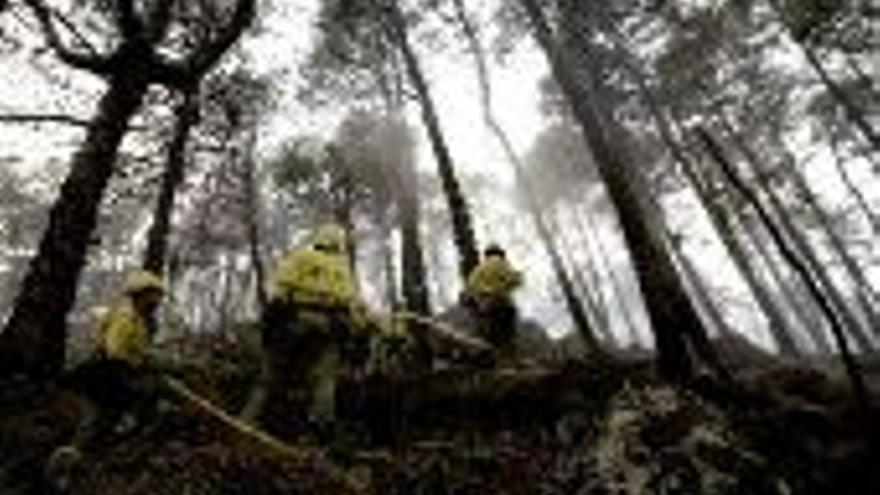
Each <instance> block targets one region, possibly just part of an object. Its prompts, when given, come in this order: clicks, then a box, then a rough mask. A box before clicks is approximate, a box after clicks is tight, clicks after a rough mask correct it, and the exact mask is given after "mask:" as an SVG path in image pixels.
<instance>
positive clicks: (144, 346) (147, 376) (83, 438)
mask: <svg viewBox="0 0 880 495" xmlns="http://www.w3.org/2000/svg"><path fill="white" fill-rule="evenodd" d="M164 292H165V287H164V284H163V282H162V279H161V278H160V277H159V276H158V275H156V274H155V273H152V272H149V271H145V270H137V271H133V272H132V273H130V274H129V276H128V278H127V280H126V282H125V285H124V290H123V295H122V297H120V298H119V300H118V301H117V302H116V303H115V304H114V305H113V306H112V307H111V308H110V309H109V311H107V312H106V313H105V314H104V315H103V317H102V318H101V319H100V322H99V324H98V326H97V328H96V332H95V338H96V341H97V342H96V344H97V345H96V352H95V355H94V356H93V357H92V358H91V359H90V360H89V361H87V362H86V363H84V364H83V365H81V366H80V367H78V368H77V369H76V370H74V371H73V372H72V373H71V377H70V378H69V381H70V382H71V383H72V384H73V386H74V388H75V389H77V391H79V392H81V393H82V394H83V395H84V396H85V397H86V399H87V403H86V404H84V411H83V417H82V420H81V421H80V424H79V426H78V427H77V430H76V433H75V435H74V438H73V440H72V442H71V443H70V444H69V445H67V446H64V447H60V448H58V449H56V450H55V452H53V454H52V455H51V456H50V459H49V462H48V463H47V474H48V475H49V477H50V479H53V478H58V477H59V476H62V475H63V473H62V472H63V471H64V470H65V469H66V468H69V467H71V466H72V465H73V464H74V463H75V462H76V461H77V460H78V459H79V458H80V457H82V455H83V453H88V452H90V451H94V450H97V449H99V448H103V447H108V446H110V445H112V444H114V443H115V442H116V441H117V440H118V438H117V437H118V430H119V428H120V426H121V423H122V419H123V418H124V417H125V415H126V414H127V413H131V414H132V416H133V417H134V420H135V424H134V428H132V429H130V430H129V431H128V435H131V434H133V433H134V432H135V431H138V430H140V429H141V428H143V427H144V426H146V425H148V424H149V423H151V421H152V420H153V419H154V418H155V413H156V405H157V376H155V373H153V369H152V368H153V365H152V362H153V361H154V359H153V357H152V356H151V352H150V343H151V340H152V338H153V336H154V335H155V333H156V323H155V319H154V317H153V315H154V313H155V311H156V309H157V308H158V306H159V305H160V304H161V301H162V297H163V294H164Z"/></svg>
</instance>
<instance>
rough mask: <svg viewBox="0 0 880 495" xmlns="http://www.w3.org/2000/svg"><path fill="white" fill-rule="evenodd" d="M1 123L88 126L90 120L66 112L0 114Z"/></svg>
mask: <svg viewBox="0 0 880 495" xmlns="http://www.w3.org/2000/svg"><path fill="white" fill-rule="evenodd" d="M0 124H65V125H70V126H74V127H88V126H89V124H90V121H89V120H88V119H82V118H79V117H75V116H73V115H66V114H52V113H48V114H39V113H36V114H30V113H22V114H0ZM129 130H132V131H137V132H143V131H146V130H147V128H146V127H142V126H130V127H129Z"/></svg>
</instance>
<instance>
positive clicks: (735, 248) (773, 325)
mask: <svg viewBox="0 0 880 495" xmlns="http://www.w3.org/2000/svg"><path fill="white" fill-rule="evenodd" d="M609 31H610V32H611V33H612V34H613V35H615V42H616V43H617V44H618V45H619V47H618V48H619V49H620V50H621V51H625V53H623V54H622V57H621V58H622V59H623V60H624V61H625V64H624V65H625V66H626V68H627V69H628V70H629V72H630V73H631V75H632V77H633V79H634V80H635V82H636V86H637V87H638V89H639V93H640V95H641V97H642V100H644V102H645V104H646V106H647V107H648V111H649V112H650V113H651V116H652V117H653V119H654V123H655V125H656V126H657V130H658V131H659V133H660V137H661V139H662V141H663V143H664V144H665V145H666V148H667V150H668V151H669V153H670V155H671V156H672V158H673V159H674V160H675V161H676V162H678V164H679V165H680V166H681V170H682V172H683V173H684V176H685V179H686V180H687V181H688V183H689V185H690V186H691V189H692V190H693V191H694V192H695V193H696V195H697V198H698V199H699V201H700V203H701V204H702V206H703V209H704V211H705V212H706V213H707V215H708V216H709V220H710V221H711V223H712V226H713V227H714V228H715V230H716V233H717V234H718V238H719V239H720V240H721V242H722V244H723V245H724V247H725V248H726V250H727V253H728V255H729V257H730V259H731V261H733V263H734V265H735V266H736V268H737V269H738V271H739V273H740V274H741V275H742V276H743V278H744V279H745V281H746V284H747V286H748V287H749V288H750V289H751V292H752V295H753V296H754V297H755V301H756V302H757V303H758V306H759V307H760V308H761V310H762V311H763V313H764V315H765V316H766V317H767V320H768V321H767V323H768V328H769V329H770V334H771V335H772V336H773V338H774V340H775V341H776V343H777V346H778V347H779V351H780V353H781V354H783V355H790V356H796V355H798V354H799V351H798V350H797V346H796V345H795V342H794V339H793V337H792V336H793V335H794V331H793V329H792V328H791V327H790V325H789V323H788V321H787V320H786V319H785V317H784V316H783V315H782V314H781V313H780V312H779V309H778V308H777V307H776V305H775V304H774V303H773V298H772V297H771V295H770V293H769V291H767V289H766V288H765V286H764V284H763V283H762V282H761V281H759V279H758V276H757V274H756V273H755V271H754V268H753V267H752V265H751V263H750V262H749V259H748V255H747V254H746V252H745V249H744V248H743V246H742V245H741V244H740V242H739V239H738V238H737V236H736V234H735V233H734V231H733V228H732V226H731V225H730V223H729V221H728V218H727V216H726V214H725V213H724V207H723V205H722V204H721V203H720V202H719V201H720V198H719V197H718V196H719V195H714V196H713V195H712V194H711V193H710V191H708V190H707V187H706V185H705V184H706V182H705V181H704V180H703V178H701V177H700V176H699V174H698V172H697V167H696V166H695V164H694V163H693V161H692V160H691V159H690V157H688V156H687V154H686V153H685V151H684V149H682V147H681V145H680V144H679V143H678V142H677V141H676V140H675V138H674V137H673V132H672V129H671V126H670V122H669V120H667V116H666V115H664V113H663V111H662V110H661V108H660V104H659V102H658V101H657V99H656V98H655V96H654V94H653V93H652V91H651V90H650V88H649V87H648V84H647V81H646V80H645V75H644V73H643V72H642V70H641V69H640V68H639V67H638V66H637V65H636V64H634V63H632V61H631V58H630V57H631V55H630V52H629V50H628V48H627V47H626V40H625V39H624V38H623V36H622V35H621V34H620V33H619V32H617V31H616V30H614V29H613V28H612V29H610V30H609ZM685 261H686V260H685Z"/></svg>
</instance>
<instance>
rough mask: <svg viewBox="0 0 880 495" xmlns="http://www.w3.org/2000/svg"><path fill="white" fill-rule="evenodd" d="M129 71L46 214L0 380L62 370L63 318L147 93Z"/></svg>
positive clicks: (3, 345)
mask: <svg viewBox="0 0 880 495" xmlns="http://www.w3.org/2000/svg"><path fill="white" fill-rule="evenodd" d="M135 69H136V68H133V69H132V71H131V72H129V73H128V74H131V76H127V77H117V78H115V79H112V80H111V81H110V86H109V88H108V89H107V91H106V92H105V93H104V95H103V96H102V97H101V100H100V102H99V103H98V110H97V113H96V115H95V117H94V118H93V120H92V121H91V122H90V124H89V127H88V130H87V132H86V138H85V141H84V142H83V144H82V145H81V146H80V148H79V150H78V151H77V152H76V154H75V155H74V156H73V160H72V163H71V167H70V172H69V173H68V175H67V178H66V179H65V181H64V184H63V185H62V187H61V192H60V194H59V197H58V199H57V201H56V203H55V205H54V206H53V207H52V210H51V212H50V214H49V224H48V227H47V228H46V232H45V233H44V234H43V238H42V240H41V242H40V246H39V250H38V252H37V254H36V256H34V258H33V259H32V260H31V263H30V266H29V268H28V272H27V274H26V276H25V278H24V280H23V282H22V284H21V288H20V290H19V293H18V296H17V298H16V300H15V306H14V309H13V312H12V315H11V317H10V319H9V321H8V322H7V324H6V328H5V329H4V331H3V333H2V335H0V354H2V356H0V357H2V359H0V374H6V373H13V372H24V373H28V374H36V375H47V374H54V373H57V372H58V371H60V370H61V368H62V366H63V365H64V348H65V336H66V321H65V320H66V317H67V313H68V312H69V311H70V308H71V307H72V306H73V303H74V300H75V297H76V288H77V280H78V279H79V274H80V272H81V271H82V269H83V266H84V265H85V263H86V253H87V251H88V247H89V244H90V243H91V241H92V237H91V236H92V233H93V231H94V229H95V225H96V223H97V212H98V208H99V206H100V204H101V199H102V196H103V193H104V189H105V188H106V186H107V183H108V181H109V179H110V176H111V175H112V174H113V168H114V164H115V161H116V152H117V149H118V148H119V144H120V142H121V141H122V138H123V136H124V135H125V131H126V129H127V125H128V121H129V120H130V119H131V117H132V116H133V115H134V114H135V112H137V110H138V108H139V107H140V104H141V101H142V99H143V96H144V93H145V92H146V90H147V81H146V80H144V79H143V78H142V76H141V75H139V74H138V71H137V70H135Z"/></svg>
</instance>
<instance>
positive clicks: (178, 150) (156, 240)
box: [143, 88, 199, 273]
mask: <svg viewBox="0 0 880 495" xmlns="http://www.w3.org/2000/svg"><path fill="white" fill-rule="evenodd" d="M174 116H175V119H176V121H175V123H174V135H173V137H172V138H171V143H169V145H168V159H167V160H166V163H165V171H164V172H163V174H162V185H161V188H160V190H159V198H158V200H157V201H156V210H155V213H154V214H153V224H152V225H150V230H149V231H148V232H147V249H146V251H145V253H144V262H143V267H144V269H145V270H150V271H152V272H155V273H163V272H164V271H165V256H166V253H167V250H168V233H169V232H170V230H171V215H172V213H173V212H174V197H175V196H176V194H177V189H178V187H179V186H180V184H181V183H182V182H183V177H184V174H185V171H186V162H187V159H186V158H187V157H186V143H187V140H188V138H189V133H190V131H191V130H192V128H193V127H194V126H195V125H196V124H197V123H198V120H199V101H198V89H196V88H194V89H191V90H187V91H184V93H183V101H181V102H180V104H179V105H178V106H177V108H176V109H175V112H174Z"/></svg>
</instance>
